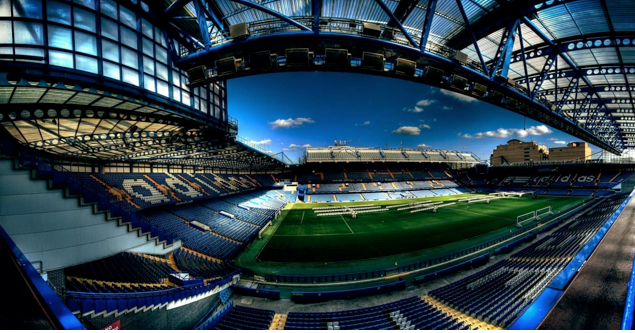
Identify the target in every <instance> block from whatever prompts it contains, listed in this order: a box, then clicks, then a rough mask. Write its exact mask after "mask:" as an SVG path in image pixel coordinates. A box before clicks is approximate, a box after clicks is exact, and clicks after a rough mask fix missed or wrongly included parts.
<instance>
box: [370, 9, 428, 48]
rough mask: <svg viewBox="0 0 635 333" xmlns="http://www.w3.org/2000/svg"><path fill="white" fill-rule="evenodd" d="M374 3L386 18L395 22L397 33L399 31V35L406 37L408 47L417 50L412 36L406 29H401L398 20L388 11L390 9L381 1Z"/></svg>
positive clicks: (401, 26) (417, 46)
mask: <svg viewBox="0 0 635 333" xmlns="http://www.w3.org/2000/svg"><path fill="white" fill-rule="evenodd" d="M375 2H376V3H377V4H378V5H379V7H381V9H382V10H383V11H384V12H385V13H386V14H388V17H390V19H391V20H392V21H395V23H396V25H397V28H399V31H401V33H402V34H404V36H406V39H408V41H409V42H410V45H412V46H413V47H416V48H419V45H417V42H415V40H414V39H413V38H412V36H410V34H409V33H408V31H406V28H404V27H403V25H402V24H401V22H399V20H398V19H397V18H396V17H395V14H393V12H392V11H390V8H388V6H386V4H385V3H384V1H383V0H375Z"/></svg>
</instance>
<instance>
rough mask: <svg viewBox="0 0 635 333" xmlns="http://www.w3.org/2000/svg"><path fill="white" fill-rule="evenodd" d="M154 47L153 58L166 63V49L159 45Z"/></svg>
mask: <svg viewBox="0 0 635 333" xmlns="http://www.w3.org/2000/svg"><path fill="white" fill-rule="evenodd" d="M155 49H156V50H155V54H156V56H155V58H156V59H157V60H158V61H160V62H162V63H164V64H167V63H168V51H167V50H166V49H164V48H162V47H160V46H157V47H156V48H155Z"/></svg>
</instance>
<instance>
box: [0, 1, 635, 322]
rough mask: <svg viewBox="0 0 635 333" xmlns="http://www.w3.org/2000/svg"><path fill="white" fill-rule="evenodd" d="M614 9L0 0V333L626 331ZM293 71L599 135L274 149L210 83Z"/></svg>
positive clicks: (624, 197)
mask: <svg viewBox="0 0 635 333" xmlns="http://www.w3.org/2000/svg"><path fill="white" fill-rule="evenodd" d="M634 18H635V1H632V0H549V1H545V0H522V1H521V0H351V1H348V0H302V1H300V0H0V235H1V236H2V237H1V243H2V245H3V246H2V255H0V258H1V260H2V275H3V281H5V282H4V283H3V285H4V286H5V287H6V292H5V297H4V298H3V299H4V301H3V302H2V303H3V305H2V310H1V311H0V328H4V329H20V328H21V329H153V330H154V329H160V330H164V329H166V330H167V329H181V330H184V329H221V330H224V329H265V330H267V329H271V330H282V329H286V330H292V329H322V330H340V329H453V330H458V329H527V330H529V329H531V330H533V329H632V326H633V314H634V306H635V290H633V288H635V282H634V281H635V274H634V273H633V272H635V271H633V256H634V253H635V224H634V223H633V221H635V213H634V212H635V210H634V209H635V208H634V207H635V203H634V202H633V201H634V200H632V191H633V188H634V186H635V177H634V176H635V161H633V160H632V159H630V158H629V157H627V156H629V153H630V152H633V150H634V149H635V126H634V125H633V124H635V98H634V96H633V95H634V94H635V92H634V91H635V23H634V22H635V21H634ZM314 71H330V72H345V73H358V74H364V75H374V76H384V77H389V78H393V79H397V80H407V81H411V82H414V83H419V84H421V85H427V86H432V87H437V88H443V89H445V90H447V91H451V92H452V93H454V94H461V95H465V96H470V97H471V98H475V99H478V100H481V101H484V102H486V103H490V104H491V105H496V106H498V107H501V108H503V109H507V110H508V112H514V113H517V114H520V115H522V116H524V117H527V118H530V119H532V120H535V121H538V122H540V123H542V124H545V125H548V126H550V127H552V128H554V129H556V130H559V131H562V132H563V133H567V134H569V135H571V136H573V137H575V138H577V139H579V140H581V142H587V143H589V144H592V145H594V146H595V147H598V148H599V149H600V150H602V154H601V156H600V157H599V158H594V159H589V160H571V161H558V162H556V161H543V162H536V163H505V165H501V166H490V165H489V164H488V163H486V162H487V161H483V160H481V159H480V158H479V157H478V156H476V155H475V154H473V153H471V152H469V151H462V150H458V149H460V147H456V148H453V149H428V148H425V149H415V148H386V149H383V148H372V147H355V146H353V145H345V144H336V145H333V146H327V147H310V148H306V150H305V152H304V155H303V158H302V160H301V163H293V162H292V161H291V160H290V159H289V158H288V156H287V155H285V154H284V153H282V152H281V153H272V152H269V151H268V150H265V149H263V148H261V147H259V146H257V145H254V144H253V142H250V141H248V140H246V139H243V138H241V137H240V136H238V133H239V129H240V124H239V123H238V121H237V120H236V119H235V118H233V117H232V115H231V114H230V113H229V112H228V98H227V92H228V84H227V83H228V81H230V80H232V79H235V78H240V77H245V76H250V75H266V74H269V73H280V72H314ZM308 80H310V79H308ZM243 93H245V96H244V98H250V97H249V94H248V93H247V92H243ZM283 102H284V101H281V103H283ZM243 122H244V120H243ZM306 135H311V133H307V134H306ZM492 148H494V147H492ZM14 292H15V294H13V293H14Z"/></svg>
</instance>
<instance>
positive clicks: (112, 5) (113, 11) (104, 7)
mask: <svg viewBox="0 0 635 333" xmlns="http://www.w3.org/2000/svg"><path fill="white" fill-rule="evenodd" d="M101 12H102V13H104V14H105V15H107V16H110V17H112V18H114V19H115V20H116V19H117V17H118V15H117V3H116V2H115V1H113V0H101Z"/></svg>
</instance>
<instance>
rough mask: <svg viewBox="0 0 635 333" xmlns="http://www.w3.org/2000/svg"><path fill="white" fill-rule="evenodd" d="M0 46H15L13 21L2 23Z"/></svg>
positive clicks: (0, 22) (0, 23)
mask: <svg viewBox="0 0 635 333" xmlns="http://www.w3.org/2000/svg"><path fill="white" fill-rule="evenodd" d="M0 31H2V33H1V34H0V44H13V30H12V29H11V21H0Z"/></svg>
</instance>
